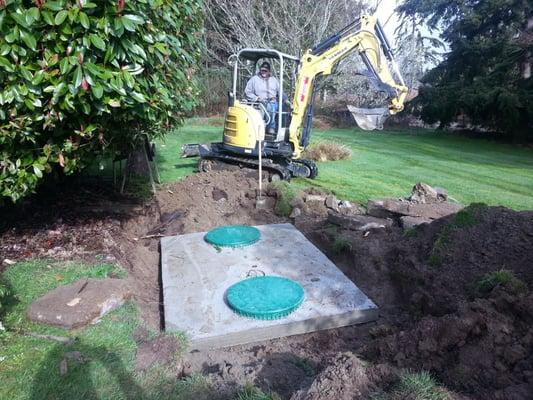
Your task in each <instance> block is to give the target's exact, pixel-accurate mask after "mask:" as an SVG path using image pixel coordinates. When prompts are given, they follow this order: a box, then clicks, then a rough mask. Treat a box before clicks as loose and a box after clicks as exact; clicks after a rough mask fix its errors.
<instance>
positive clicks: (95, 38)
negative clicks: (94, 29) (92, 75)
mask: <svg viewBox="0 0 533 400" xmlns="http://www.w3.org/2000/svg"><path fill="white" fill-rule="evenodd" d="M89 37H90V39H91V43H92V44H93V45H94V46H95V47H97V48H99V49H100V50H105V42H104V41H103V40H102V38H100V36H98V35H95V34H94V33H92V34H91V35H90V36H89Z"/></svg>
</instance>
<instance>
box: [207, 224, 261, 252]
mask: <svg viewBox="0 0 533 400" xmlns="http://www.w3.org/2000/svg"><path fill="white" fill-rule="evenodd" d="M260 238H261V232H259V229H257V228H254V227H253V226H246V225H226V226H221V227H218V228H215V229H212V230H210V231H209V232H207V233H206V235H205V236H204V239H205V241H206V242H208V243H211V244H212V245H214V246H218V247H243V246H248V245H251V244H254V243H255V242H257V241H258V240H259V239H260Z"/></svg>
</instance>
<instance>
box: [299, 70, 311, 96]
mask: <svg viewBox="0 0 533 400" xmlns="http://www.w3.org/2000/svg"><path fill="white" fill-rule="evenodd" d="M309 81H310V78H309V77H308V76H304V85H303V86H302V91H301V92H300V101H304V100H305V93H307V87H308V86H309Z"/></svg>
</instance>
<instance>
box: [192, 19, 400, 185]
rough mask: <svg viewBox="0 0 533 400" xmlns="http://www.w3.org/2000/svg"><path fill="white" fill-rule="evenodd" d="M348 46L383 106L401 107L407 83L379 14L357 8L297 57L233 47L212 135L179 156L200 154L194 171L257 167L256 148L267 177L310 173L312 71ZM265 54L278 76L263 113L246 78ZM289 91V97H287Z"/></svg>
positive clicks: (324, 67) (313, 171)
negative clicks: (220, 123)
mask: <svg viewBox="0 0 533 400" xmlns="http://www.w3.org/2000/svg"><path fill="white" fill-rule="evenodd" d="M353 51H357V52H358V53H359V55H360V56H361V58H362V60H363V62H364V64H365V65H366V67H367V69H368V71H367V72H366V73H365V75H367V76H368V77H369V78H370V79H372V80H373V81H374V83H377V84H378V87H379V90H380V91H384V92H385V93H386V94H387V97H388V105H387V108H386V109H385V113H386V114H387V116H388V115H392V114H396V113H397V112H399V111H401V110H402V109H403V104H404V101H405V97H406V95H407V87H406V86H405V84H404V81H403V78H402V76H401V74H400V72H399V70H398V67H397V65H396V62H395V60H394V56H393V53H392V50H391V47H390V45H389V42H388V41H387V38H386V36H385V33H384V31H383V28H382V27H381V25H380V23H379V21H378V20H377V19H376V18H375V17H373V16H368V15H363V16H362V17H361V18H360V19H359V20H357V21H354V22H353V23H351V24H350V25H348V26H346V27H345V28H343V29H342V30H340V31H339V32H338V33H336V34H334V35H333V36H331V37H329V38H328V39H326V40H324V41H323V42H322V43H320V44H318V45H317V46H315V47H314V48H313V49H310V50H308V51H307V52H306V53H305V54H304V55H303V56H302V57H301V59H299V58H297V57H293V56H290V55H288V54H284V53H281V52H279V51H277V50H273V49H251V48H246V49H242V50H240V51H239V52H238V53H237V54H235V55H234V56H232V57H230V61H231V62H232V63H233V88H232V90H231V91H230V92H229V93H228V100H229V107H228V110H227V113H226V117H225V122H224V132H223V140H222V142H219V143H210V144H188V145H185V146H184V148H183V156H185V157H187V156H198V155H199V156H200V158H201V159H200V162H199V169H200V171H209V170H211V169H221V168H225V167H227V166H228V164H233V165H237V166H239V167H241V168H258V166H259V152H261V156H262V157H261V159H262V168H263V171H267V172H268V173H269V179H270V180H280V179H285V180H288V179H290V178H291V177H306V178H314V177H316V176H317V173H318V171H317V167H316V165H315V163H314V162H312V161H310V160H304V159H302V158H301V155H302V152H303V150H304V149H305V148H306V147H307V145H308V144H309V139H310V133H311V125H312V118H313V100H314V93H315V91H314V88H315V83H316V78H317V77H318V76H320V75H328V74H331V73H332V70H333V69H334V67H335V66H336V65H337V64H338V63H339V62H340V61H341V60H343V59H344V58H346V57H347V56H348V55H350V54H352V52H353ZM264 61H269V62H270V63H271V64H272V65H273V66H274V67H275V68H273V70H274V71H275V75H276V76H277V78H278V80H279V85H280V89H279V93H278V96H277V98H276V102H278V106H277V107H276V108H277V110H278V111H277V112H275V113H269V112H267V110H266V108H265V104H264V103H261V102H258V101H250V100H249V99H246V97H245V94H244V89H245V86H246V82H247V80H248V78H250V77H251V76H253V75H255V74H256V71H257V66H258V63H259V62H264ZM288 98H292V103H291V102H290V101H288ZM270 118H276V119H277V121H276V122H277V123H276V127H277V128H276V130H275V131H274V132H273V131H272V130H271V129H269V130H268V131H267V129H266V126H267V125H268V124H269V120H270Z"/></svg>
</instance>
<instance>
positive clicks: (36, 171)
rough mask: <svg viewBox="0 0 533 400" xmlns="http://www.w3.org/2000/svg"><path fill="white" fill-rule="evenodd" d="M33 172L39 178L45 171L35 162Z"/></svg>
mask: <svg viewBox="0 0 533 400" xmlns="http://www.w3.org/2000/svg"><path fill="white" fill-rule="evenodd" d="M33 172H34V174H35V175H36V176H37V178H42V177H43V173H42V172H41V170H40V169H39V166H37V165H36V164H33Z"/></svg>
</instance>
